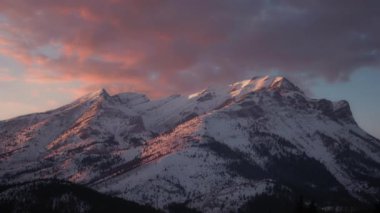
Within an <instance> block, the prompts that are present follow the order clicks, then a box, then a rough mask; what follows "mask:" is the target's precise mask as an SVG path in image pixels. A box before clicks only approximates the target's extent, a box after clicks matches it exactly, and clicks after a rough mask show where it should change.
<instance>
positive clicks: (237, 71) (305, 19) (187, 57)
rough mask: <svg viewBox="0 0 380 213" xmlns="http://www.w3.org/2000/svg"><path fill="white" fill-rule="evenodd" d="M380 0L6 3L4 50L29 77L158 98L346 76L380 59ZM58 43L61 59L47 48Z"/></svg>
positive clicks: (0, 49)
mask: <svg viewBox="0 0 380 213" xmlns="http://www.w3.org/2000/svg"><path fill="white" fill-rule="evenodd" d="M342 4H344V8H345V11H344V13H339V12H336V11H340V10H341V9H342V8H343V7H342ZM378 4H379V3H374V2H367V3H358V2H357V1H348V2H347V1H344V2H340V1H337V2H334V3H322V2H320V3H317V2H314V3H312V4H310V5H305V4H299V3H271V4H268V3H266V2H265V1H251V2H249V1H240V0H239V1H234V2H231V1H223V0H222V1H212V0H211V1H197V0H195V1H188V2H179V1H165V2H160V1H145V0H138V1H137V0H135V1H132V0H130V1H119V0H109V1H104V0H92V1H91V2H89V1H77V0H67V1H51V0H30V1H28V2H25V1H23V0H3V1H2V4H1V5H0V14H1V15H3V16H4V17H5V22H4V23H5V24H0V30H1V31H3V32H7V33H6V34H0V53H1V54H4V55H7V56H11V57H13V58H15V59H16V60H17V61H19V62H20V63H22V64H24V65H25V70H26V74H25V76H26V77H27V78H26V79H28V81H33V82H39V83H48V82H56V81H67V82H70V81H80V82H81V83H82V85H83V90H84V91H87V90H91V89H93V88H98V87H105V88H108V89H110V90H111V91H113V92H118V91H122V90H134V91H141V92H148V93H149V94H151V96H155V97H157V96H162V95H166V94H168V93H179V92H190V91H193V90H195V89H198V88H200V87H204V86H206V85H209V84H213V83H220V82H223V83H225V82H231V81H234V80H238V79H241V78H243V77H247V75H254V73H258V72H261V71H262V70H268V71H270V70H281V71H282V72H284V73H285V74H288V75H297V74H299V73H303V74H304V75H303V76H319V77H322V78H326V79H330V80H333V81H334V80H345V79H347V77H348V76H349V75H350V73H352V72H353V71H355V70H356V69H358V68H361V67H368V66H370V67H377V68H379V66H380V62H379V61H380V60H379V57H380V54H379V49H380V45H379V42H378V39H376V38H379V37H380V36H379V33H380V32H379V30H378V27H375V26H377V24H378V22H376V21H374V20H378V19H379V14H378V13H376V11H373V10H372V9H371V8H378V6H379V5H378ZM51 44H57V46H58V48H57V51H58V53H59V54H58V56H57V57H52V56H51V55H49V54H41V53H40V52H38V50H39V49H40V48H41V47H44V46H46V45H51ZM151 76H155V77H154V78H152V77H151Z"/></svg>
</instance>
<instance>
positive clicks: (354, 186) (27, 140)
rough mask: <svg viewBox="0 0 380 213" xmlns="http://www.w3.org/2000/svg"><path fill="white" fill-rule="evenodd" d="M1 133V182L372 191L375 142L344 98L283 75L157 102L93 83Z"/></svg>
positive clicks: (245, 194) (194, 190)
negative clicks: (309, 91) (93, 88)
mask: <svg viewBox="0 0 380 213" xmlns="http://www.w3.org/2000/svg"><path fill="white" fill-rule="evenodd" d="M0 142H1V145H0V167H1V168H2V169H1V170H0V180H1V181H2V182H4V183H11V182H14V181H24V180H30V179H37V178H51V177H57V178H61V179H66V180H69V181H73V182H76V183H81V184H86V185H87V186H90V187H92V188H94V189H96V190H99V191H101V192H106V193H112V194H113V195H116V196H119V197H123V198H126V199H128V200H132V201H136V202H138V203H144V204H149V205H152V206H154V207H157V208H164V207H165V206H166V205H168V204H170V203H173V202H176V203H186V205H187V206H189V207H192V208H196V209H199V210H202V211H205V212H229V211H235V210H237V209H239V208H240V207H241V206H242V204H243V203H244V202H245V201H248V200H249V199H250V198H252V197H255V196H257V195H263V194H266V195H275V194H276V193H277V191H286V192H288V193H291V194H293V195H294V196H297V195H303V196H305V198H306V199H310V200H311V199H313V200H315V201H316V202H317V204H318V205H319V206H321V207H322V206H331V205H334V206H350V205H356V204H360V203H364V204H365V203H367V204H370V203H374V202H379V197H380V141H379V140H378V139H376V138H374V137H372V136H371V135H369V134H368V133H366V132H365V131H363V130H362V129H361V128H360V127H359V126H358V125H357V124H356V122H355V120H354V118H353V116H352V113H351V110H350V107H349V104H348V103H347V102H346V101H338V102H331V101H329V100H325V99H312V98H310V97H307V96H306V95H305V94H304V92H303V91H302V90H301V89H300V88H298V87H297V86H295V85H294V84H293V83H291V82H290V81H289V80H287V79H286V78H284V77H269V76H265V77H255V78H252V79H248V80H245V81H241V82H237V83H234V84H230V85H227V86H219V87H213V88H207V89H205V90H203V91H201V92H198V93H194V94H192V95H190V96H188V97H185V96H180V95H175V96H170V97H168V98H165V99H161V100H153V101H152V100H149V99H148V98H147V97H146V96H145V95H142V94H136V93H123V94H118V95H114V96H110V95H109V94H108V93H107V92H106V91H105V90H99V91H97V92H94V93H92V94H89V95H87V96H84V97H82V98H80V99H78V100H76V101H74V102H73V103H71V104H69V105H67V106H63V107H61V108H58V109H56V110H52V111H49V112H45V113H39V114H31V115H26V116H21V117H18V118H14V119H10V120H6V121H3V122H1V123H0Z"/></svg>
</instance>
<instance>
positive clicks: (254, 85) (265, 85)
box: [230, 75, 303, 96]
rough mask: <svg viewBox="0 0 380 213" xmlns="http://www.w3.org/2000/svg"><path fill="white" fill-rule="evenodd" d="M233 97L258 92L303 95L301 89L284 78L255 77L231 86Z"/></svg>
mask: <svg viewBox="0 0 380 213" xmlns="http://www.w3.org/2000/svg"><path fill="white" fill-rule="evenodd" d="M230 86H231V87H232V88H231V95H232V96H237V95H243V94H246V93H248V92H256V91H260V90H282V91H297V92H300V93H303V92H302V90H301V89H299V88H298V87H297V86H295V85H294V84H293V83H292V82H290V81H289V80H288V79H286V78H285V77H283V76H269V75H266V76H255V77H253V78H251V79H247V80H243V81H239V82H236V83H233V84H231V85H230Z"/></svg>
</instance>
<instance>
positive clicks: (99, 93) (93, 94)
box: [78, 88, 110, 102]
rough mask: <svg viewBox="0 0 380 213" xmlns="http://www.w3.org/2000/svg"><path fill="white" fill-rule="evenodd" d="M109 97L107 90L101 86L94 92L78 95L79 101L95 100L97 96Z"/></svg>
mask: <svg viewBox="0 0 380 213" xmlns="http://www.w3.org/2000/svg"><path fill="white" fill-rule="evenodd" d="M109 97H110V95H109V94H108V92H107V91H106V90H105V89H104V88H102V89H98V90H96V91H94V92H91V93H88V94H87V95H84V96H82V97H80V98H79V99H78V100H79V101H80V102H84V101H89V100H96V99H99V98H102V99H107V98H109Z"/></svg>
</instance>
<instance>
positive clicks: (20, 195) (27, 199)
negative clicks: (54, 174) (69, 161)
mask: <svg viewBox="0 0 380 213" xmlns="http://www.w3.org/2000/svg"><path fill="white" fill-rule="evenodd" d="M111 207H112V212H142V213H144V212H146V213H160V212H161V213H162V211H159V210H155V209H153V208H151V207H148V206H142V205H139V204H137V203H134V202H130V201H126V200H124V199H121V198H116V197H111V196H107V195H103V194H100V193H99V192H96V191H94V190H92V189H89V188H86V187H84V186H81V185H76V184H73V183H70V182H66V181H61V180H53V179H52V180H35V181H29V182H25V183H18V184H12V185H6V186H1V187H0V209H1V212H4V213H5V212H30V213H33V212H36V213H40V212H50V213H66V212H99V213H100V212H107V211H109V210H110V209H111Z"/></svg>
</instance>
